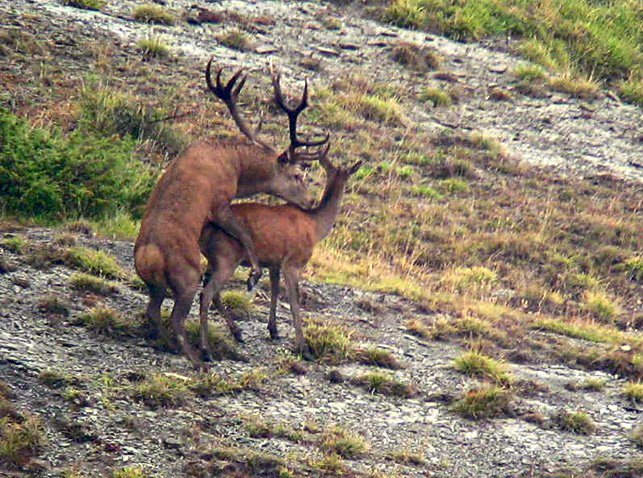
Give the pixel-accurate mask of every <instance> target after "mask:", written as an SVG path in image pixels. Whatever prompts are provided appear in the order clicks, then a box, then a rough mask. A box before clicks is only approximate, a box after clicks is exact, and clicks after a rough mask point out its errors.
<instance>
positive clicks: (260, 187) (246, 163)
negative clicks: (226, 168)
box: [236, 151, 275, 198]
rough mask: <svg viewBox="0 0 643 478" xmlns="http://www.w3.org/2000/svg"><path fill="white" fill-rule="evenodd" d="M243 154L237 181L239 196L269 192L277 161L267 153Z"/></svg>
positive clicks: (240, 159)
mask: <svg viewBox="0 0 643 478" xmlns="http://www.w3.org/2000/svg"><path fill="white" fill-rule="evenodd" d="M253 153H254V154H248V155H243V156H241V157H240V158H239V180H238V182H237V195H236V197H238V198H243V197H248V196H252V195H253V194H257V193H261V192H269V191H268V189H269V188H270V184H271V180H272V178H273V176H274V174H275V173H274V171H275V163H274V160H272V158H269V157H268V155H267V154H257V151H253Z"/></svg>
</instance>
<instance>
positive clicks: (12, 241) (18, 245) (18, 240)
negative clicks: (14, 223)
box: [0, 236, 29, 254]
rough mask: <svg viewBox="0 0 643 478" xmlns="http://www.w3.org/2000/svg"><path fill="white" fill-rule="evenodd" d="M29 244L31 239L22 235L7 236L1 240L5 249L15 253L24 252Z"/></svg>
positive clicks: (0, 244) (0, 243) (1, 244)
mask: <svg viewBox="0 0 643 478" xmlns="http://www.w3.org/2000/svg"><path fill="white" fill-rule="evenodd" d="M28 245H29V241H27V240H26V239H25V238H24V237H20V236H15V237H7V238H5V239H3V240H2V242H0V246H2V248H3V249H6V250H7V251H9V252H13V253H14V254H24V252H25V251H26V249H27V246H28Z"/></svg>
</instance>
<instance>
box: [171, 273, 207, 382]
mask: <svg viewBox="0 0 643 478" xmlns="http://www.w3.org/2000/svg"><path fill="white" fill-rule="evenodd" d="M197 284H198V281H197V283H196V284H194V285H192V286H190V287H188V288H186V289H183V290H182V291H181V293H179V294H177V295H176V296H175V297H174V308H173V309H172V314H171V315H170V323H171V324H172V327H173V329H174V334H175V335H176V338H177V340H178V341H179V345H180V346H181V349H182V350H183V353H184V354H185V355H187V356H188V358H189V359H190V362H192V365H194V368H195V369H196V370H197V371H206V369H207V367H206V365H205V364H204V363H203V362H202V361H201V359H200V358H199V356H198V354H197V353H196V351H195V350H194V348H193V347H192V345H191V344H190V341H189V340H188V337H187V334H186V332H185V319H186V318H187V316H188V314H189V313H190V308H191V307H192V302H194V296H195V294H196V289H197Z"/></svg>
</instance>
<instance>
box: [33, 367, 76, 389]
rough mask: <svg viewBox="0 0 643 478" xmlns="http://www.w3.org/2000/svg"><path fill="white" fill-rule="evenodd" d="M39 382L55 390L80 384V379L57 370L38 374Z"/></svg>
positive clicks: (48, 370)
mask: <svg viewBox="0 0 643 478" xmlns="http://www.w3.org/2000/svg"><path fill="white" fill-rule="evenodd" d="M38 380H39V381H40V382H41V383H42V384H44V385H46V386H47V387H49V388H55V389H58V388H65V387H68V386H71V385H79V384H80V380H79V378H78V377H75V376H73V375H71V374H69V373H67V372H63V371H61V370H55V369H47V370H43V371H42V372H40V373H39V374H38Z"/></svg>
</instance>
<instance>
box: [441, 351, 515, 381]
mask: <svg viewBox="0 0 643 478" xmlns="http://www.w3.org/2000/svg"><path fill="white" fill-rule="evenodd" d="M453 366H454V367H455V369H456V370H458V371H459V372H462V373H464V374H466V375H470V376H474V377H481V378H485V379H487V380H490V381H492V382H494V383H497V384H509V383H510V382H511V381H512V378H511V375H510V374H509V373H508V372H507V367H506V365H505V364H503V363H502V362H498V361H497V360H494V359H492V358H491V357H487V356H485V355H483V354H481V353H480V352H476V351H471V352H467V353H465V354H464V355H461V356H460V357H458V358H456V359H455V361H454V362H453Z"/></svg>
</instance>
